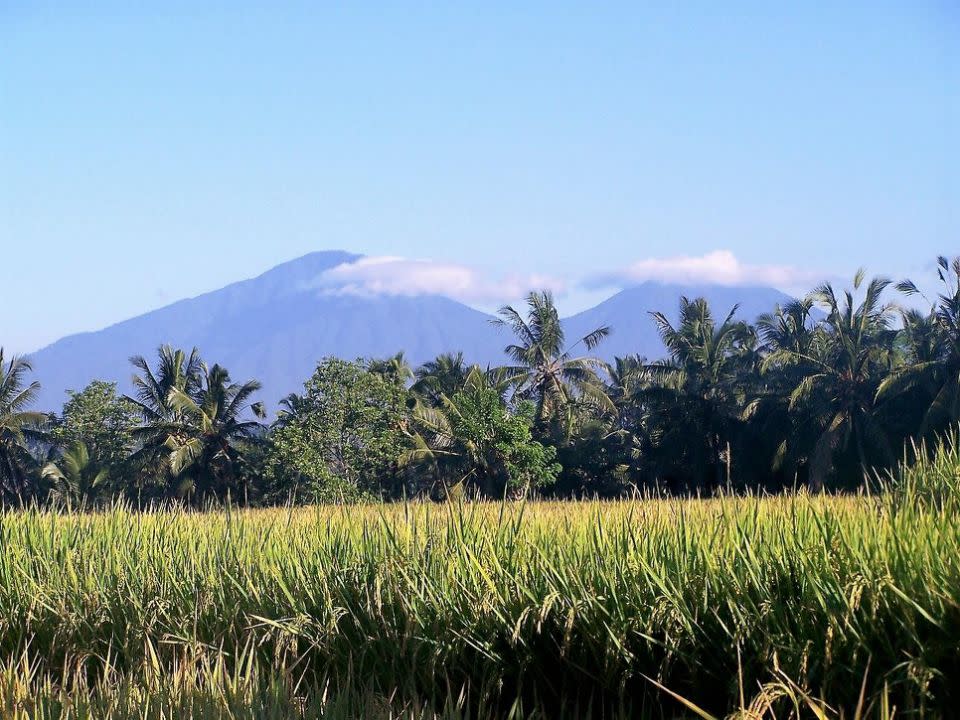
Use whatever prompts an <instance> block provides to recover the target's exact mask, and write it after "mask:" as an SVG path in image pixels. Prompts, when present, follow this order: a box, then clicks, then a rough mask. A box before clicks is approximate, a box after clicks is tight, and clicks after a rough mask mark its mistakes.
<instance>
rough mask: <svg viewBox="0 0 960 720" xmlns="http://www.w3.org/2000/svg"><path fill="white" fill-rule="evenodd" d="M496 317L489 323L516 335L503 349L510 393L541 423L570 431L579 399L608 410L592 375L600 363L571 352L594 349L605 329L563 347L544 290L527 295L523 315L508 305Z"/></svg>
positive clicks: (555, 316)
mask: <svg viewBox="0 0 960 720" xmlns="http://www.w3.org/2000/svg"><path fill="white" fill-rule="evenodd" d="M499 315H500V317H499V318H497V319H495V320H493V322H494V323H495V324H496V325H499V326H502V327H506V328H508V329H510V330H511V331H512V332H513V334H514V336H515V337H516V339H517V342H516V343H512V344H510V345H507V347H506V348H505V349H504V352H506V354H507V356H508V357H509V358H510V359H511V360H512V361H513V363H514V365H513V366H511V367H509V369H508V371H509V373H510V375H511V381H512V384H513V386H514V388H515V390H514V394H515V397H516V398H518V399H529V400H533V401H534V402H535V403H536V410H537V414H536V417H537V422H538V424H540V425H541V427H548V426H552V427H554V428H557V427H558V426H561V425H565V426H566V428H565V429H566V433H567V435H569V432H570V429H571V426H572V421H573V412H572V411H573V409H574V406H575V405H576V404H577V403H578V402H586V403H589V404H593V405H595V406H598V407H603V408H606V409H612V404H611V402H610V399H609V398H608V397H607V396H606V393H604V391H603V388H602V383H601V382H600V380H599V377H598V375H597V370H598V369H599V368H601V367H602V366H603V363H602V362H601V361H600V360H598V359H596V358H593V357H588V356H575V355H574V354H573V353H574V352H575V351H577V350H579V349H580V348H583V349H584V350H586V351H588V352H589V351H590V350H593V349H594V348H595V347H597V345H599V344H600V343H601V342H602V341H603V339H604V338H606V337H607V336H608V335H609V334H610V328H609V327H607V326H603V327H598V328H596V329H595V330H593V331H592V332H589V333H587V334H586V335H584V336H583V337H581V338H578V339H577V340H576V341H575V342H574V343H573V344H572V345H570V346H569V347H568V346H567V344H566V338H565V335H564V331H563V326H562V325H561V323H560V316H559V313H558V312H557V307H556V305H555V304H554V301H553V295H552V294H551V293H550V292H547V291H544V292H531V293H530V294H529V295H528V296H527V317H526V318H524V317H523V316H522V315H521V314H520V313H519V312H518V311H517V310H515V309H514V308H513V307H511V306H509V305H507V306H505V307H503V308H501V309H500V311H499Z"/></svg>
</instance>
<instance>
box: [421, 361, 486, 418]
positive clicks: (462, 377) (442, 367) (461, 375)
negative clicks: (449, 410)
mask: <svg viewBox="0 0 960 720" xmlns="http://www.w3.org/2000/svg"><path fill="white" fill-rule="evenodd" d="M475 367H476V366H471V365H467V364H466V362H465V361H464V359H463V353H462V352H458V353H443V354H441V355H437V357H436V358H434V359H433V360H429V361H427V362H425V363H424V364H423V365H421V366H420V367H418V368H417V369H416V371H415V373H414V374H415V376H416V379H417V381H416V382H415V383H414V384H413V387H411V388H410V389H411V391H412V392H413V393H415V394H416V395H419V396H420V397H422V398H424V399H425V400H426V401H427V402H428V403H429V404H430V405H432V406H434V407H437V406H439V405H440V403H441V398H442V397H443V396H446V397H448V398H449V397H453V396H454V394H455V393H456V392H457V391H458V390H460V389H462V388H463V386H464V383H466V381H467V376H468V375H469V374H470V372H471V370H472V369H473V368H475Z"/></svg>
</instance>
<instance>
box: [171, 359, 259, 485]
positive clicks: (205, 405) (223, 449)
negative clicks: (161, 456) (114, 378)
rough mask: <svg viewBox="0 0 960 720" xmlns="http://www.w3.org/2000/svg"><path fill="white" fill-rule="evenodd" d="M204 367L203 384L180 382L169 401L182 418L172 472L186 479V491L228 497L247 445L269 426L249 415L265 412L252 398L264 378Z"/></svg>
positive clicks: (183, 482) (175, 431) (174, 442)
mask: <svg viewBox="0 0 960 720" xmlns="http://www.w3.org/2000/svg"><path fill="white" fill-rule="evenodd" d="M202 368H203V373H202V377H201V385H200V387H199V388H198V389H197V390H196V391H195V392H194V393H192V394H191V393H187V392H185V391H183V390H181V389H179V388H177V387H174V388H173V389H171V391H170V396H169V404H170V405H171V406H172V407H174V408H176V409H177V410H178V411H179V412H180V413H181V418H182V419H181V420H180V421H179V422H178V423H177V425H176V426H175V427H174V428H173V429H172V431H171V432H170V433H169V435H168V437H167V440H166V443H165V444H166V447H167V448H168V449H169V451H170V456H169V467H170V473H171V475H173V476H174V477H175V478H178V479H179V480H180V483H179V487H178V491H179V494H180V495H187V494H189V495H192V496H194V497H196V498H202V497H205V496H209V495H217V496H221V497H222V496H223V495H224V494H225V492H227V491H229V490H231V489H233V487H234V483H235V480H236V475H237V466H238V464H240V463H241V462H242V460H243V457H242V449H241V446H242V444H243V443H244V442H249V441H251V440H252V439H254V438H256V437H257V436H258V435H259V433H260V432H261V431H262V429H263V426H262V424H261V423H260V422H258V421H257V420H250V419H246V418H248V417H249V416H250V414H252V415H253V416H254V417H256V418H259V419H262V418H263V417H265V413H264V411H263V406H262V405H261V404H260V403H251V402H250V399H251V397H252V396H253V395H254V394H255V393H256V392H257V391H259V390H260V383H258V382H257V381H255V380H250V381H248V382H245V383H242V384H238V383H232V382H230V373H229V372H227V370H226V369H225V368H223V367H221V366H220V365H214V366H213V367H211V368H209V369H208V368H207V367H206V366H205V365H204V366H202Z"/></svg>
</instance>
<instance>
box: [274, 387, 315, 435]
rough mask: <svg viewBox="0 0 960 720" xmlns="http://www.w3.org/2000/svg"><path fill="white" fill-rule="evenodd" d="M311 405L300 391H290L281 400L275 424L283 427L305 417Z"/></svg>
mask: <svg viewBox="0 0 960 720" xmlns="http://www.w3.org/2000/svg"><path fill="white" fill-rule="evenodd" d="M308 407H309V402H308V400H307V398H305V397H304V396H303V395H300V394H299V393H290V394H289V395H287V396H286V397H284V398H283V399H282V400H281V401H280V409H279V410H278V411H277V419H276V420H275V421H274V423H273V425H274V427H277V428H282V427H285V426H287V425H289V424H290V423H292V422H294V421H296V420H297V419H298V418H301V417H303V415H304V413H305V412H306V411H307V408H308Z"/></svg>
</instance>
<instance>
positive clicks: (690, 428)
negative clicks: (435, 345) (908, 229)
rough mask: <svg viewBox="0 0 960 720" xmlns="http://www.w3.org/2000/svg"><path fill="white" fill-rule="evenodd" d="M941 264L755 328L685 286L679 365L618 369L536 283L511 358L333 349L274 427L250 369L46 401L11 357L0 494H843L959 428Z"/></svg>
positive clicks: (4, 497) (174, 365)
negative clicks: (351, 354)
mask: <svg viewBox="0 0 960 720" xmlns="http://www.w3.org/2000/svg"><path fill="white" fill-rule="evenodd" d="M936 276H937V279H938V280H939V283H940V285H941V291H940V292H939V293H938V294H937V295H936V296H934V297H932V298H928V297H926V296H925V295H923V294H922V293H921V292H920V290H919V289H918V287H917V285H915V284H914V283H913V282H911V281H909V280H905V281H902V282H899V283H896V284H895V285H894V284H893V283H891V281H889V280H887V279H885V278H873V279H867V278H866V276H865V275H864V273H863V272H862V271H861V272H859V273H858V274H857V275H856V277H855V278H854V280H853V283H852V287H851V288H850V289H847V290H842V291H838V290H837V289H835V288H834V286H833V285H832V284H830V283H825V284H823V285H821V286H819V287H817V288H816V289H815V290H814V291H813V292H811V293H810V294H809V295H808V296H807V297H805V298H804V299H802V300H795V301H791V302H788V303H786V304H785V305H783V306H778V307H776V308H774V309H773V310H772V311H771V312H770V313H768V314H765V315H762V316H760V317H759V318H757V319H756V321H755V322H753V323H748V322H745V321H743V320H740V319H738V318H737V316H736V310H737V309H736V308H732V309H725V311H726V312H725V313H723V314H720V315H715V314H714V309H713V308H710V307H709V305H708V303H707V302H706V301H705V300H704V299H702V298H686V297H682V298H680V307H679V319H678V321H677V322H676V323H673V322H671V321H670V320H669V319H668V317H667V316H666V315H665V314H663V313H661V312H654V313H651V315H652V318H651V319H652V321H653V322H654V323H655V324H656V327H657V330H658V332H659V334H660V337H661V339H662V340H663V343H664V345H665V346H666V349H667V351H668V357H666V358H665V359H661V360H655V361H650V360H648V359H646V358H643V357H640V356H637V355H633V356H628V357H618V358H616V359H615V361H614V362H613V363H605V362H602V361H601V360H599V359H598V358H597V357H596V356H595V355H593V354H592V353H593V352H594V350H595V349H596V348H597V347H598V346H599V345H600V344H601V343H602V342H603V341H604V339H605V338H606V337H607V336H608V335H609V333H610V332H611V328H608V327H599V328H596V329H595V330H594V331H593V332H591V333H589V334H587V335H585V336H584V337H580V338H567V337H565V334H564V331H563V327H562V325H561V323H560V319H559V315H558V313H557V309H556V306H555V304H554V302H553V298H552V297H551V295H550V294H549V293H547V292H533V293H530V295H529V296H528V297H527V302H526V307H525V308H521V309H519V310H518V309H515V308H513V307H510V306H507V307H504V308H502V309H501V310H500V312H499V315H498V319H497V320H496V322H497V323H498V324H500V325H502V326H503V327H505V328H506V329H508V330H509V331H510V332H511V333H512V335H513V342H512V343H511V344H510V345H508V346H507V347H506V348H505V357H506V359H507V362H506V364H504V365H503V366H498V367H480V366H478V365H472V364H469V363H468V361H467V360H466V359H465V358H464V356H463V354H462V353H450V354H443V355H440V356H438V357H437V358H435V359H433V360H431V361H429V362H427V363H425V364H423V365H421V366H419V367H416V368H412V367H411V366H410V365H409V364H408V363H407V361H406V360H405V358H404V356H403V354H402V353H399V354H397V355H396V356H394V357H391V358H384V359H364V360H357V361H352V362H351V361H346V360H340V359H336V358H325V359H323V360H321V361H320V362H319V363H318V365H317V367H316V370H315V372H314V374H313V376H312V377H311V378H310V379H309V380H308V381H307V382H306V383H305V385H304V389H303V391H302V392H301V393H296V394H291V395H289V396H287V397H286V398H284V399H283V401H282V402H281V406H280V409H279V411H278V412H277V413H276V417H275V419H274V420H273V421H272V422H267V419H266V414H265V412H264V408H263V406H262V404H261V403H259V402H258V401H257V400H256V396H257V393H258V391H259V390H260V385H259V383H258V382H256V381H255V380H251V381H247V382H242V383H240V382H235V381H234V380H233V379H232V378H231V376H230V373H229V372H228V370H227V369H226V368H224V367H222V366H220V365H217V364H213V365H209V364H207V363H206V362H205V361H204V360H203V359H202V358H201V356H200V354H199V352H198V351H197V350H196V349H194V350H192V351H184V350H180V349H175V348H171V347H168V346H163V347H161V348H159V350H158V352H157V356H156V358H155V359H154V360H153V362H151V361H149V360H148V359H146V358H144V357H139V356H138V357H134V358H132V359H131V362H132V365H133V367H134V369H135V371H136V376H135V378H134V384H133V391H132V393H131V394H130V395H120V394H118V392H117V387H116V385H115V384H113V383H107V382H103V381H95V382H93V383H91V384H90V385H88V386H87V387H86V388H84V389H82V390H79V391H76V392H70V393H69V398H68V400H67V402H66V403H65V405H64V406H63V408H62V411H61V412H60V413H58V414H46V413H40V412H37V411H35V410H33V409H32V407H33V404H34V400H35V397H36V394H37V392H38V390H39V387H40V386H39V383H38V382H37V381H35V380H31V378H30V373H31V367H30V364H29V362H28V361H27V360H26V359H24V358H21V357H12V358H5V356H4V354H3V351H2V349H0V501H2V502H3V503H4V504H22V503H33V502H38V503H43V502H52V503H64V504H70V505H78V504H82V505H88V506H92V505H96V504H101V503H108V502H113V501H114V500H116V499H118V498H122V499H124V500H126V501H128V502H132V503H135V504H144V503H151V502H158V501H169V500H178V501H183V502H186V503H191V504H198V505H199V504H204V503H208V502H211V501H223V500H225V499H227V498H230V499H231V501H233V502H245V503H251V504H276V503H285V502H318V501H325V502H339V501H352V500H363V499H394V498H402V497H418V496H421V497H431V498H443V497H447V496H449V495H451V494H455V493H457V494H459V493H468V494H470V495H471V496H485V497H502V496H504V495H511V494H515V493H524V492H528V491H530V490H535V491H536V492H537V493H539V494H542V495H552V496H557V497H571V496H583V495H589V496H616V495H620V494H623V493H627V492H633V491H635V490H637V489H640V490H644V489H651V488H656V489H658V490H659V491H665V492H677V493H697V492H703V493H708V492H712V491H714V490H715V489H717V488H729V489H747V488H749V489H766V490H771V491H777V490H782V489H789V488H799V487H804V486H806V487H809V488H811V489H813V490H821V489H832V490H843V489H850V488H853V487H856V486H858V485H859V484H860V483H862V482H863V478H864V477H865V472H867V471H874V470H880V469H883V468H887V467H890V466H892V465H893V464H894V463H895V462H897V460H898V459H900V457H902V454H903V453H904V451H905V448H908V447H911V446H912V444H914V443H917V442H919V441H923V440H927V439H930V438H933V437H935V436H937V435H938V434H940V433H943V432H944V431H945V430H947V429H948V428H950V427H951V425H955V424H956V423H957V422H958V421H960V258H956V259H953V260H952V261H951V260H948V259H947V258H945V257H940V258H938V260H937V264H936ZM907 297H913V298H914V300H913V301H911V302H910V303H905V302H903V299H904V298H907ZM917 299H919V300H920V302H919V303H917V302H916V300H917ZM908 304H909V305H912V306H914V307H908V306H907V305H908ZM916 305H921V306H923V307H925V308H928V309H924V310H918V309H916V307H915V306H916Z"/></svg>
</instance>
